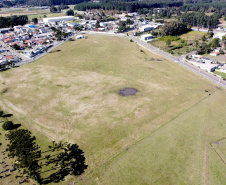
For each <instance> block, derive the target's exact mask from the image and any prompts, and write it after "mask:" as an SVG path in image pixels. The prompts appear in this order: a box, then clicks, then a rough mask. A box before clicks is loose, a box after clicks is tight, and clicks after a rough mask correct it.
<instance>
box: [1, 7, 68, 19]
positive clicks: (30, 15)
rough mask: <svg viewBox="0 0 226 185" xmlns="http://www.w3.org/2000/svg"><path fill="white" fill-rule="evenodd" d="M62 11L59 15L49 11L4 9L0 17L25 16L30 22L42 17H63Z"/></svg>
mask: <svg viewBox="0 0 226 185" xmlns="http://www.w3.org/2000/svg"><path fill="white" fill-rule="evenodd" d="M63 11H67V10H62V12H61V13H51V12H50V11H49V9H30V10H28V9H13V10H10V9H4V10H3V11H0V16H2V17H7V16H13V15H27V16H28V19H29V20H30V21H32V19H33V18H38V19H43V18H44V17H43V16H44V15H45V16H46V17H60V16H65V13H64V12H63Z"/></svg>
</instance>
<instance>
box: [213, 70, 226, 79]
mask: <svg viewBox="0 0 226 185" xmlns="http://www.w3.org/2000/svg"><path fill="white" fill-rule="evenodd" d="M213 73H214V74H216V75H219V76H221V77H222V78H225V79H226V73H223V72H219V71H214V72H213Z"/></svg>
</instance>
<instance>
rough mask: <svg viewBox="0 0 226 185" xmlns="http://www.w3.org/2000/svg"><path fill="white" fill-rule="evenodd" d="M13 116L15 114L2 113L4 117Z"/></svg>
mask: <svg viewBox="0 0 226 185" xmlns="http://www.w3.org/2000/svg"><path fill="white" fill-rule="evenodd" d="M12 116H13V114H4V115H2V117H3V118H9V117H12Z"/></svg>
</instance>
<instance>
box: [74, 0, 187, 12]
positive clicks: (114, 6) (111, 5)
mask: <svg viewBox="0 0 226 185" xmlns="http://www.w3.org/2000/svg"><path fill="white" fill-rule="evenodd" d="M182 5H183V2H182V1H167V2H165V1H163V0H160V1H157V0H153V1H128V2H127V1H109V2H100V3H87V2H84V3H80V4H78V5H76V6H75V9H76V10H79V11H85V10H88V9H103V10H119V11H121V10H124V11H127V12H135V11H136V10H138V9H143V8H166V7H180V6H182Z"/></svg>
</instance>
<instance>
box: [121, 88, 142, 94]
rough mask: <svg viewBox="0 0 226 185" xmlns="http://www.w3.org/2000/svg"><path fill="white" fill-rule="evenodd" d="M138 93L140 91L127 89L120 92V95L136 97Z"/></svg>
mask: <svg viewBox="0 0 226 185" xmlns="http://www.w3.org/2000/svg"><path fill="white" fill-rule="evenodd" d="M137 92H138V90H137V89H134V88H125V89H122V90H119V94H120V95H122V96H130V95H136V93H137Z"/></svg>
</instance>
